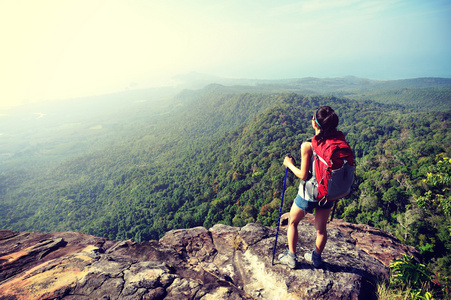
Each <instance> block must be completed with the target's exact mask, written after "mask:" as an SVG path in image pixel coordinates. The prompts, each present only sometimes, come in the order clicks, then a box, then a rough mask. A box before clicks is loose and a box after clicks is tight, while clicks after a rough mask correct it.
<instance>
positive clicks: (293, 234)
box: [287, 202, 306, 253]
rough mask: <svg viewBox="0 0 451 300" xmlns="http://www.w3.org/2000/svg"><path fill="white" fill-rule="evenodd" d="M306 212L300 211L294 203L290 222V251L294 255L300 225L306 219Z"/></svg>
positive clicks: (288, 234) (288, 233) (288, 232)
mask: <svg viewBox="0 0 451 300" xmlns="http://www.w3.org/2000/svg"><path fill="white" fill-rule="evenodd" d="M305 214H306V212H305V211H303V210H302V209H300V208H299V207H298V206H297V205H296V204H295V203H294V202H293V205H292V206H291V210H290V219H289V221H288V230H287V238H288V249H289V250H290V252H292V253H296V246H297V244H298V239H299V236H298V224H299V222H300V221H301V220H302V219H303V218H304V216H305Z"/></svg>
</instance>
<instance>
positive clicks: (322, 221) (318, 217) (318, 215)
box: [315, 209, 331, 255]
mask: <svg viewBox="0 0 451 300" xmlns="http://www.w3.org/2000/svg"><path fill="white" fill-rule="evenodd" d="M330 210H331V209H315V227H316V245H315V252H316V253H317V254H319V255H321V253H322V252H323V250H324V247H326V243H327V229H326V227H327V219H329V215H330Z"/></svg>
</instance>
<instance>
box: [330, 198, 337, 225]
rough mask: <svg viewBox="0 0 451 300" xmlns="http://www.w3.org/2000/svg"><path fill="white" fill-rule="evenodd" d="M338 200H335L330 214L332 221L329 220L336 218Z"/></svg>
mask: <svg viewBox="0 0 451 300" xmlns="http://www.w3.org/2000/svg"><path fill="white" fill-rule="evenodd" d="M337 202H338V200H337V201H335V202H334V207H333V208H332V213H331V214H330V221H329V222H332V220H333V219H334V214H335V208H336V206H337Z"/></svg>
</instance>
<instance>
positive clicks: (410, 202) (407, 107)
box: [0, 81, 451, 276]
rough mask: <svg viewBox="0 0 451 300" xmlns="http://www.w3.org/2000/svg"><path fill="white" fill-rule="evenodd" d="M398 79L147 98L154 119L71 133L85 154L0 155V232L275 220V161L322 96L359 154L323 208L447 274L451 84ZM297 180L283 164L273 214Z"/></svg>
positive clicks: (148, 234)
mask: <svg viewBox="0 0 451 300" xmlns="http://www.w3.org/2000/svg"><path fill="white" fill-rule="evenodd" d="M391 84H392V83H391ZM400 84H401V83H399V84H397V85H393V84H392V85H390V88H385V89H380V88H379V87H372V88H371V89H368V88H366V89H365V90H364V89H360V90H356V89H348V90H346V89H343V88H341V89H340V90H338V92H337V93H332V92H328V93H327V94H324V95H321V94H320V93H319V92H312V93H308V92H305V91H304V92H303V93H301V92H299V91H293V86H290V87H289V88H287V87H286V86H282V85H280V86H278V85H274V84H273V85H270V86H265V87H264V88H259V87H258V86H257V87H244V86H242V87H240V86H235V87H226V86H221V85H217V84H214V85H210V86H207V87H205V88H203V89H200V90H185V91H182V92H180V93H179V94H177V95H176V96H174V97H171V98H170V100H167V102H165V103H166V104H165V105H161V106H159V107H157V108H156V107H154V106H152V108H151V109H152V112H153V115H155V116H158V118H154V119H151V118H150V117H149V120H148V121H146V113H149V114H150V108H149V112H148V111H147V110H143V109H141V110H139V111H133V110H129V111H127V113H128V118H126V119H124V120H125V121H124V123H123V125H121V126H119V125H117V124H116V125H114V124H111V126H110V127H109V128H110V131H108V133H107V134H106V135H105V136H104V137H102V136H99V135H95V136H92V137H83V139H85V140H84V142H83V143H84V145H87V144H89V145H91V147H84V148H83V149H84V152H80V153H77V154H76V155H71V156H67V155H61V153H60V152H63V151H62V150H58V149H65V150H64V151H66V149H70V148H71V145H72V144H69V143H74V141H73V140H71V141H66V142H65V144H63V145H59V146H58V147H59V148H58V147H55V148H52V149H53V150H52V151H53V152H52V155H48V154H47V156H46V155H45V154H42V155H39V153H43V151H42V149H41V148H42V146H40V145H39V144H38V145H37V146H36V147H34V148H30V149H28V150H27V151H26V152H18V153H17V154H16V155H12V156H10V157H9V158H8V159H4V161H3V162H2V166H3V171H1V173H0V196H1V200H0V229H13V230H23V231H42V232H50V231H66V230H74V231H79V232H82V233H87V234H92V235H96V236H101V237H107V238H110V239H118V240H125V239H134V240H136V241H146V240H152V239H159V238H160V237H161V236H162V235H164V233H165V232H166V231H168V230H171V229H176V228H190V227H195V226H204V227H206V228H210V227H211V226H213V225H214V224H217V223H222V224H227V225H232V226H244V225H245V224H247V223H259V224H262V225H266V226H276V222H277V219H278V213H279V205H280V197H281V193H282V185H283V177H284V167H283V165H282V161H283V158H284V156H285V155H286V154H288V153H289V154H291V155H293V156H294V157H295V158H296V161H297V162H298V163H299V161H300V159H299V151H300V145H301V143H302V142H303V141H304V140H306V139H308V138H310V137H312V136H313V134H314V131H313V129H312V128H311V125H310V124H311V123H310V118H311V116H312V114H313V112H314V111H315V109H316V108H318V107H319V106H320V105H329V106H331V107H332V108H333V109H334V110H335V111H336V112H337V114H338V115H339V118H340V124H339V130H341V131H343V132H344V133H345V135H346V138H347V141H348V142H349V144H350V146H351V147H352V149H353V150H354V154H355V157H356V161H357V169H356V180H355V184H354V187H353V191H352V194H351V195H350V196H349V197H348V198H347V199H344V200H341V201H340V202H338V204H337V208H336V212H335V218H340V219H344V220H345V221H348V222H352V223H364V224H369V225H371V226H375V227H377V228H381V229H383V230H385V231H388V232H390V233H392V234H393V235H395V236H396V237H397V238H398V239H399V240H400V241H401V242H402V243H405V244H408V245H412V246H414V247H416V248H417V249H418V250H419V251H420V253H421V256H422V259H423V260H424V261H425V262H427V263H428V264H429V266H430V268H431V269H432V270H434V271H435V272H440V274H443V275H444V276H450V275H451V274H450V270H451V221H450V220H451V218H450V217H451V191H450V187H451V179H450V176H451V133H450V127H451V126H450V122H451V110H450V107H451V88H450V86H449V81H448V86H447V87H446V86H445V87H444V86H443V85H440V86H431V87H429V86H422V87H419V88H415V87H414V86H412V85H405V87H404V86H402V85H400ZM168 99H169V98H168ZM131 120H133V122H132V121H131ZM124 124H127V125H124ZM113 128H114V130H113ZM76 138H77V139H82V137H78V136H77V137H76ZM102 138H103V140H102ZM93 145H95V147H94V146H93ZM39 147H41V148H39ZM37 148H39V149H40V150H39V149H38V150H39V151H38V150H37ZM55 157H58V159H56V158H55ZM298 184H299V180H297V178H295V176H294V175H293V174H290V175H289V176H288V181H287V189H286V192H285V198H286V201H284V208H283V210H284V212H286V211H288V210H289V207H290V206H291V202H292V201H291V200H292V199H294V197H295V195H296V193H297V189H298Z"/></svg>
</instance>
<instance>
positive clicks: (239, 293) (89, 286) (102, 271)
mask: <svg viewBox="0 0 451 300" xmlns="http://www.w3.org/2000/svg"><path fill="white" fill-rule="evenodd" d="M312 218H313V217H312V216H309V217H307V218H306V219H304V220H303V221H302V222H301V223H300V225H299V237H300V238H299V244H298V247H297V255H298V258H299V262H298V265H297V267H296V269H294V270H292V269H290V268H288V267H287V266H286V265H282V264H280V263H279V262H278V261H277V255H278V254H279V253H281V252H282V251H283V250H284V249H285V247H286V245H287V239H286V229H285V228H284V227H283V226H282V227H281V229H280V230H279V237H278V245H277V251H276V259H275V260H274V264H273V263H272V253H273V247H274V240H275V235H276V228H272V227H264V226H260V225H257V224H248V225H246V226H244V227H242V228H237V227H231V226H226V225H221V224H217V225H215V226H213V227H212V228H210V229H208V230H207V229H206V228H204V227H196V228H191V229H178V230H172V231H169V232H167V233H166V235H165V236H164V237H163V238H161V239H160V241H149V242H141V243H136V242H133V241H112V240H108V239H104V238H99V237H95V236H90V235H84V234H80V233H76V232H60V233H34V232H15V231H9V230H0V300H3V299H17V300H19V299H27V300H30V299H82V300H83V299H203V300H207V299H215V300H219V299H375V286H376V282H377V280H378V278H387V277H388V275H389V270H388V264H389V263H390V261H391V260H392V259H394V258H396V257H398V256H400V255H401V254H402V253H405V254H408V255H417V253H416V251H415V249H414V248H412V247H408V246H405V245H402V244H400V243H399V241H397V240H396V238H394V237H393V236H392V235H390V234H388V233H386V232H383V231H381V230H378V229H375V228H372V227H370V226H366V225H355V224H349V223H346V222H343V221H341V220H335V221H333V222H331V223H330V224H329V227H328V235H329V240H328V243H327V246H326V249H325V250H324V252H323V260H324V261H325V265H324V266H323V267H322V268H320V269H315V268H313V266H312V265H311V264H310V263H308V262H306V261H304V260H303V259H300V258H302V257H303V255H304V253H305V252H310V251H311V249H313V247H314V241H315V234H316V232H315V229H314V226H313V225H312V222H313V219H312ZM283 219H284V218H282V224H283ZM285 219H286V216H285Z"/></svg>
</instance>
